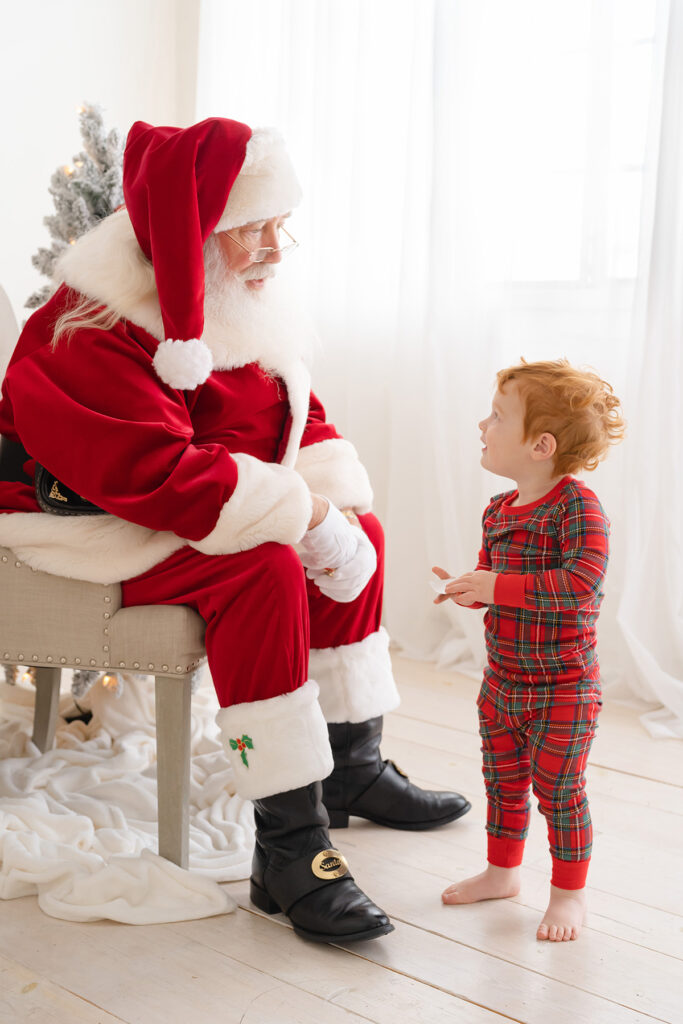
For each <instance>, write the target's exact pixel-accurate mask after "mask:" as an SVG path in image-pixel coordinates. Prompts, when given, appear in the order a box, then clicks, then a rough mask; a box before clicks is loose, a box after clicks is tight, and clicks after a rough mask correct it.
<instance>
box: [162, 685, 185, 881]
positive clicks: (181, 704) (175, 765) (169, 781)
mask: <svg viewBox="0 0 683 1024" xmlns="http://www.w3.org/2000/svg"><path fill="white" fill-rule="evenodd" d="M154 693H155V704H156V718H157V801H158V813H159V856H160V857H165V858H166V859H167V860H170V861H173V863H174V864H177V865H178V866H179V867H181V868H187V862H188V850H189V840H190V745H191V735H190V734H191V728H190V726H191V722H190V696H191V691H190V676H189V675H187V676H185V677H184V678H182V679H177V678H175V679H174V678H172V677H171V676H156V677H155V688H154Z"/></svg>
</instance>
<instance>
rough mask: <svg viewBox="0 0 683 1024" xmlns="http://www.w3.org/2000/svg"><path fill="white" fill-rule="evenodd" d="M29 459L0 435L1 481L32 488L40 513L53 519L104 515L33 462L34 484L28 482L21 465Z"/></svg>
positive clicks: (16, 445)
mask: <svg viewBox="0 0 683 1024" xmlns="http://www.w3.org/2000/svg"><path fill="white" fill-rule="evenodd" d="M30 458H31V456H30V455H29V453H28V452H27V451H26V449H25V448H24V446H23V444H21V442H19V441H10V439H9V438H8V437H3V436H2V435H0V480H6V481H9V482H12V483H14V482H17V481H18V482H20V483H26V484H29V485H31V486H35V491H36V500H37V502H38V504H39V505H40V507H41V509H42V510H43V512H50V513H51V514H52V515H56V516H102V515H106V513H105V511H104V509H103V508H99V507H98V506H97V505H94V504H93V503H92V502H91V501H88V500H87V499H86V498H82V497H81V495H80V494H77V493H76V491H73V490H72V489H71V488H70V487H67V486H66V484H64V483H62V482H61V480H58V479H57V477H56V476H55V475H54V473H50V471H49V470H47V469H45V467H44V466H41V465H40V463H38V462H36V475H35V480H31V478H30V476H29V475H28V473H26V472H25V471H24V463H25V462H26V461H27V460H28V459H30Z"/></svg>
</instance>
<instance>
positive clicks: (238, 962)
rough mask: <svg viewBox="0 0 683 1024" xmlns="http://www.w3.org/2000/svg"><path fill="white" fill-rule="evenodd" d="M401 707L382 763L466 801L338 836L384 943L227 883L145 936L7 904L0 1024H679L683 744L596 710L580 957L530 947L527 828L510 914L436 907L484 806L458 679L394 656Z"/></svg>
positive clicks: (479, 831)
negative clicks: (299, 929) (379, 922)
mask: <svg viewBox="0 0 683 1024" xmlns="http://www.w3.org/2000/svg"><path fill="white" fill-rule="evenodd" d="M395 662H396V671H397V676H398V679H399V685H400V688H401V691H402V695H403V704H402V706H401V709H400V711H399V712H398V713H395V714H393V715H391V716H389V717H388V719H387V723H386V738H385V743H384V748H383V750H384V756H389V757H393V758H394V759H395V760H397V761H398V763H399V764H400V765H401V767H402V768H403V769H404V770H406V771H407V772H409V774H410V775H411V777H412V778H414V779H415V781H419V782H421V783H423V784H431V785H433V786H434V787H435V788H439V787H442V788H445V787H449V786H453V787H455V788H457V789H459V790H460V791H461V792H463V793H465V794H466V795H467V796H468V797H469V799H470V800H471V801H472V804H473V809H472V811H471V812H470V813H469V814H468V815H467V817H466V818H464V819H463V820H462V821H460V822H456V823H454V824H453V825H450V826H447V827H446V828H444V829H442V830H441V831H439V832H436V833H409V832H392V831H389V830H386V829H381V828H379V827H376V826H373V825H370V824H368V823H363V822H356V823H355V824H354V826H353V827H351V828H349V829H345V830H339V831H337V832H334V833H333V834H332V835H333V839H334V841H335V842H336V843H337V844H338V845H339V846H340V848H341V849H342V850H343V851H344V852H345V853H346V854H347V855H348V857H349V861H350V864H351V868H352V871H353V873H354V875H355V877H356V879H357V881H358V883H359V884H360V885H361V886H362V887H363V888H364V889H365V890H366V891H367V892H368V893H369V894H370V895H371V896H372V897H373V899H375V900H376V901H377V903H379V904H380V906H382V907H383V908H384V909H385V910H386V911H387V912H388V913H389V914H390V916H391V917H392V919H393V921H394V923H395V925H396V931H395V932H394V933H393V934H391V935H388V936H386V937H384V938H382V939H377V940H375V941H374V942H368V943H364V944H360V945H354V946H352V947H350V948H349V949H348V950H345V949H342V948H336V947H329V946H316V945H312V944H310V943H305V942H303V941H301V940H300V939H298V938H297V937H296V936H295V935H294V934H293V932H292V931H291V929H290V928H289V926H288V925H287V923H286V922H285V919H284V918H282V917H280V916H278V917H274V918H267V917H265V916H262V915H260V914H259V913H257V912H256V911H255V910H254V909H253V908H252V907H251V906H250V904H249V899H248V895H247V892H248V890H247V883H246V882H236V883H233V884H231V885H230V886H228V888H229V889H230V891H231V892H232V893H233V894H234V896H235V897H236V899H237V900H238V902H239V909H238V910H237V912H236V913H235V914H233V915H229V916H225V917H218V918H211V919H208V920H203V921H195V922H187V923H183V924H175V925H156V926H152V927H132V926H123V925H118V924H113V923H110V922H99V923H97V924H87V925H79V924H71V923H67V922H63V921H57V920H54V919H52V918H49V917H46V916H45V915H44V914H42V913H41V911H40V910H38V907H37V904H36V900H35V899H34V898H33V897H27V898H25V899H19V900H12V901H7V902H4V903H0V1022H1V1024H10V1022H12V1024H14V1022H21V1024H23V1022H32V1024H33V1022H35V1024H56V1022H59V1024H67V1022H68V1024H72V1022H73V1024H77V1022H78V1024H80V1022H83V1024H110V1022H114V1021H117V1022H126V1024H169V1022H170V1024H175V1022H183V1024H185V1022H187V1024H232V1022H235V1024H295V1022H296V1024H321V1022H322V1024H351V1022H354V1021H375V1022H378V1024H380V1022H381V1024H397V1022H403V1021H410V1022H411V1024H422V1022H425V1024H426V1022H429V1024H440V1022H446V1021H457V1022H459V1024H470V1022H472V1024H494V1022H495V1024H500V1022H502V1021H523V1022H525V1024H532V1022H534V1024H535V1022H540V1021H544V1022H545V1021H549V1022H552V1024H577V1022H585V1024H636V1022H651V1021H667V1022H669V1024H681V1022H683V962H682V961H683V881H682V878H683V871H682V865H681V851H682V848H683V742H681V741H678V740H668V741H667V740H664V741H662V740H660V741H654V740H651V739H650V738H649V737H648V736H647V734H646V733H645V731H644V730H643V729H642V727H641V726H640V724H639V722H638V719H637V716H636V714H635V712H632V711H630V710H627V709H624V708H622V707H618V706H608V707H607V709H606V710H605V711H604V712H603V716H602V718H601V723H600V724H601V727H600V729H599V731H598V737H597V739H596V742H595V744H594V748H593V756H592V764H591V768H590V772H589V793H590V797H591V806H592V812H593V819H594V826H595V833H596V837H595V851H594V858H593V864H592V867H591V874H590V877H589V882H590V897H589V898H590V912H589V913H590V916H589V919H588V922H587V927H586V928H585V929H584V932H583V933H582V936H581V938H580V939H579V940H578V942H571V943H563V944H550V943H539V942H537V941H536V939H535V931H536V926H537V923H538V921H539V916H540V914H541V912H542V910H543V909H544V907H545V901H546V893H547V887H548V877H549V857H548V853H547V846H546V837H545V826H544V822H543V819H542V818H541V817H540V815H539V814H538V813H535V814H534V820H533V825H532V834H531V836H530V839H529V842H528V845H527V855H526V861H525V866H524V876H523V889H522V893H521V895H520V896H519V897H518V898H517V899H514V900H507V901H501V902H491V903H486V904H480V905H478V906H471V907H443V906H442V905H441V903H440V900H439V894H440V892H441V890H442V888H443V887H444V885H445V884H446V883H447V882H449V881H452V880H453V879H455V878H457V877H459V876H460V875H462V874H463V873H464V872H472V871H473V870H475V869H479V867H480V866H481V865H482V864H483V850H484V848H485V837H484V827H483V821H484V800H483V783H482V780H481V770H480V764H479V757H480V755H479V741H478V738H477V734H476V711H475V705H474V699H475V696H476V690H477V686H476V683H474V682H473V681H471V680H468V679H464V678H462V677H458V676H455V675H452V674H447V673H443V672H438V671H436V670H435V669H433V668H432V667H431V666H426V665H421V664H417V663H414V662H410V661H407V660H404V659H401V658H397V659H395Z"/></svg>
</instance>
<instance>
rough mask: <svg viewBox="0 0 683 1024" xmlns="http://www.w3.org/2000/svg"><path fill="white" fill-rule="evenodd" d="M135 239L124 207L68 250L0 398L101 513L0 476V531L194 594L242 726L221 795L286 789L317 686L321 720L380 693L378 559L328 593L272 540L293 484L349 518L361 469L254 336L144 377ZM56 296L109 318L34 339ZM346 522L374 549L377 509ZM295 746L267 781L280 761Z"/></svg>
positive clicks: (324, 750) (146, 348) (386, 677)
mask: <svg viewBox="0 0 683 1024" xmlns="http://www.w3.org/2000/svg"><path fill="white" fill-rule="evenodd" d="M135 250H136V242H135V238H134V236H133V233H132V229H131V227H130V222H129V221H128V219H127V216H126V213H125V210H123V211H120V212H119V213H117V214H114V215H113V216H112V217H110V218H108V219H107V220H106V221H104V222H103V223H102V224H101V225H100V226H99V227H98V228H96V229H95V230H94V231H92V232H90V233H89V234H88V235H86V236H84V237H83V239H81V240H79V242H77V243H76V245H75V246H73V247H72V248H71V250H70V251H69V252H68V253H67V256H66V258H65V259H63V261H62V266H61V269H62V275H63V279H64V281H65V284H63V285H62V287H61V288H60V289H59V290H58V292H57V293H56V294H55V296H54V297H53V298H52V299H51V300H50V301H49V302H48V303H47V304H46V305H45V306H44V307H42V308H41V309H40V310H38V311H37V312H36V313H35V314H34V315H33V316H32V317H31V319H30V320H29V322H28V324H27V325H26V327H25V329H24V331H23V332H22V335H21V337H20V339H19V342H18V344H17V347H16V350H15V352H14V354H13V357H12V359H11V362H10V364H9V367H8V370H7V374H6V378H5V381H4V383H3V390H2V400H1V401H0V432H1V433H2V434H3V435H5V436H6V437H8V438H9V439H10V440H12V441H21V443H22V444H23V445H24V447H25V448H26V449H27V451H28V452H30V454H31V456H32V459H33V460H37V461H38V462H40V463H41V464H42V465H44V466H46V467H47V468H48V469H49V471H50V472H51V473H54V474H55V475H56V476H57V477H58V478H59V479H60V480H62V481H63V482H64V483H65V484H66V485H67V486H68V487H70V488H72V489H73V490H74V491H76V492H77V493H78V494H80V495H82V496H83V497H85V498H87V499H89V500H90V501H92V502H94V503H95V504H96V505H98V506H100V507H101V508H103V509H104V510H105V511H106V512H107V513H108V514H107V515H105V516H85V517H82V516H79V517H58V516H52V515H49V514H46V513H43V512H41V511H40V510H39V508H38V505H37V503H36V500H35V496H34V494H33V490H32V488H31V486H30V485H29V484H27V483H7V482H0V544H4V545H6V546H8V547H11V548H12V549H13V550H14V551H15V552H16V554H17V556H18V557H19V558H21V560H22V561H25V562H27V563H28V564H29V565H31V566H33V567H34V568H38V569H42V570H45V571H48V572H54V573H57V574H60V575H67V576H73V577H76V578H81V579H86V580H91V581H98V582H112V581H114V580H121V581H130V582H127V583H124V601H125V603H127V604H131V603H173V602H175V603H187V604H191V605H193V606H194V607H196V608H197V610H198V611H199V612H200V614H201V615H202V617H203V618H204V619H205V621H206V622H207V627H208V628H207V652H208V654H209V663H210V667H211V671H212V675H213V677H214V681H215V683H216V689H217V692H218V694H219V699H220V703H221V705H222V706H223V710H222V711H221V712H220V713H219V722H220V724H221V727H222V729H223V732H224V736H225V738H226V742H227V739H228V738H230V737H231V736H232V735H233V734H235V735H241V732H240V730H241V731H242V732H245V733H248V734H249V735H251V734H252V733H254V734H255V737H254V736H252V739H253V740H254V743H255V747H254V751H253V755H251V754H250V760H251V765H250V768H249V770H248V772H247V773H246V774H244V773H243V774H244V777H243V778H242V779H238V786H239V788H240V791H241V792H242V793H243V795H245V796H252V797H254V796H262V795H264V794H265V793H267V792H276V791H280V790H282V789H283V788H285V789H286V788H294V787H295V786H296V785H302V784H305V782H306V781H312V780H313V779H314V778H322V777H324V775H325V774H327V771H329V770H330V769H331V762H330V760H329V757H330V755H329V747H328V745H327V740H326V735H324V734H323V731H322V730H321V725H320V723H321V721H322V716H320V711H319V708H318V701H317V699H316V698H317V694H318V685H317V684H320V686H321V689H322V692H321V697H320V700H321V703H322V707H323V711H324V714H325V717H326V718H327V719H328V720H329V721H347V720H351V721H361V720H363V719H364V718H368V717H372V716H373V715H376V714H382V713H384V712H385V711H387V710H389V709H390V708H392V707H395V706H396V704H397V695H396V691H395V687H394V684H393V679H392V677H391V669H390V664H389V658H388V650H387V638H386V634H385V633H384V631H383V630H382V629H381V628H380V626H379V615H380V608H381V557H380V567H379V569H378V573H377V574H376V577H375V579H374V580H373V581H371V582H370V584H369V585H368V587H367V588H366V589H365V590H364V592H363V594H361V595H360V597H359V598H358V599H357V601H355V602H351V604H350V605H339V604H335V602H332V601H330V600H329V599H327V598H324V597H323V596H322V595H321V594H320V593H319V591H317V588H315V587H314V586H313V585H312V584H310V583H309V584H308V585H307V583H306V581H305V578H304V574H303V570H302V569H301V565H300V563H299V562H298V559H297V558H296V556H295V554H294V551H293V549H292V548H291V547H290V546H291V545H293V544H295V543H296V542H297V541H299V540H300V539H301V537H302V535H303V533H304V531H305V529H306V526H307V524H308V522H309V519H310V514H311V498H310V492H311V491H314V492H317V493H322V494H325V495H326V496H327V497H329V498H330V500H331V501H333V502H334V503H335V504H337V505H339V506H340V507H344V506H350V507H353V508H355V509H356V510H357V511H358V512H359V513H361V515H363V514H364V513H368V512H369V509H370V506H371V502H372V492H371V489H370V486H369V482H368V478H367V474H366V472H365V470H364V468H363V466H362V465H361V463H360V461H359V460H358V457H357V454H356V452H355V449H354V448H353V446H352V445H351V444H350V443H349V442H348V441H345V440H343V439H342V438H340V437H339V435H338V433H337V432H336V430H335V428H334V427H333V426H332V425H331V424H329V423H327V422H326V420H325V413H324V410H323V407H322V405H321V404H320V402H319V401H318V400H317V399H316V398H315V396H314V395H312V394H311V392H310V376H309V373H308V370H307V368H306V366H305V364H304V362H303V360H302V359H301V358H299V357H297V356H296V354H292V353H291V352H290V353H285V354H284V355H283V362H282V365H281V366H277V365H274V362H277V359H275V360H274V359H273V352H272V346H271V349H270V350H269V352H268V358H264V359H263V363H262V362H261V360H260V359H259V357H258V349H256V350H255V351H253V352H251V353H247V354H246V358H247V359H249V356H250V355H251V356H253V358H252V359H250V361H248V362H245V353H244V352H238V353H233V352H231V350H230V346H229V339H228V341H227V344H226V345H224V346H222V347H221V346H220V345H219V346H218V347H217V348H215V349H214V365H216V366H217V368H216V369H215V370H214V372H213V373H212V374H211V376H210V377H209V379H208V380H207V381H206V383H205V384H203V385H202V386H201V387H199V388H197V389H196V390H194V391H179V390H176V389H173V388H171V387H170V386H168V385H167V384H164V383H163V382H162V381H161V380H160V379H159V378H158V376H157V374H156V372H155V370H154V366H153V358H154V354H155V352H156V349H157V347H158V344H159V341H160V340H162V339H163V328H162V326H161V323H160V317H159V312H158V303H157V304H155V301H154V293H153V288H152V289H150V277H149V275H150V270H151V268H149V267H145V265H144V263H143V262H141V261H140V260H139V259H138V258H137V255H136V254H135ZM75 292H79V293H82V294H85V295H87V296H89V297H92V298H95V299H98V300H99V301H101V302H102V303H105V304H106V305H107V306H109V307H110V308H112V309H114V310H115V311H116V312H117V313H119V315H120V316H121V317H122V318H124V319H121V320H119V321H118V323H117V324H115V326H114V327H112V328H111V329H110V330H107V331H102V330H95V329H87V328H85V329H79V330H77V331H76V332H75V333H74V334H73V335H72V337H71V338H70V339H69V340H68V341H67V339H65V338H62V339H61V340H60V342H59V343H58V344H57V346H56V347H54V348H53V346H52V345H51V340H52V335H53V327H54V323H55V320H56V318H57V316H58V315H59V313H60V312H61V311H62V310H63V309H64V308H65V306H66V305H67V304H70V303H72V302H73V301H74V300H75V299H76V298H77V297H78V295H77V294H75ZM257 346H258V343H257ZM26 469H27V470H28V471H29V473H32V470H33V462H31V463H29V464H27V466H26ZM364 522H365V524H366V528H367V531H368V533H369V535H370V536H371V538H372V539H373V543H375V546H376V547H378V548H379V549H380V556H381V529H380V528H379V524H377V521H376V520H375V519H374V517H372V516H368V517H367V519H366V520H364ZM283 608H286V611H287V614H286V615H282V614H281V611H282V609H283ZM307 609H308V614H307ZM309 619H310V629H311V634H312V635H311V638H310V639H311V641H312V644H313V647H314V651H313V652H312V657H311V677H312V678H311V679H310V680H308V681H307V671H306V665H307V661H308V653H309V652H308V646H309ZM280 620H282V621H280ZM285 620H287V621H285ZM314 680H315V682H314ZM221 716H223V717H222V718H221ZM297 746H301V748H302V752H301V755H300V756H299V754H297V755H296V756H295V757H294V758H293V761H291V759H290V761H291V771H290V773H289V775H288V776H286V778H285V779H284V781H285V782H286V783H287V785H283V777H282V774H281V773H282V763H283V762H282V759H283V758H284V756H285V751H286V750H287V749H288V750H289V751H290V752H291V751H292V750H293V749H297ZM266 748H267V753H266ZM257 750H259V751H260V754H263V756H262V757H261V760H259V756H260V754H259V755H257V753H256V751H257ZM278 766H279V767H278ZM236 768H237V771H238V775H239V774H240V770H241V769H240V767H239V766H238V765H236ZM326 768H327V771H325V769H326ZM276 769H277V770H278V771H279V772H280V777H279V781H278V783H277V788H276V789H273V788H272V787H273V773H274V772H275V771H276Z"/></svg>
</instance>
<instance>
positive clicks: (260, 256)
mask: <svg viewBox="0 0 683 1024" xmlns="http://www.w3.org/2000/svg"><path fill="white" fill-rule="evenodd" d="M278 230H279V231H284V233H285V234H286V235H287V238H288V239H289V244H288V245H283V246H280V248H279V249H274V248H273V246H272V245H268V246H265V248H263V249H248V248H247V247H246V245H242V243H241V242H240V240H239V238H235V237H234V236H233V235H231V234H230V232H229V231H226V234H227V236H228V238H230V239H231V240H232V241H233V242H236V243H237V245H239V247H240V249H244V251H245V252H247V253H249V262H250V263H263V261H264V260H265V259H267V258H268V257H269V256H272V255H273V253H274V252H276V253H278V254H279V256H280V259H284V258H285V256H289V254H290V253H292V252H294V250H295V249H296V248H297V247H298V245H299V243H298V242H297V240H296V238H294V237H293V236H292V235H290V233H289V231H288V230H287V228H285V227H281V228H279V229H278Z"/></svg>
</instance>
